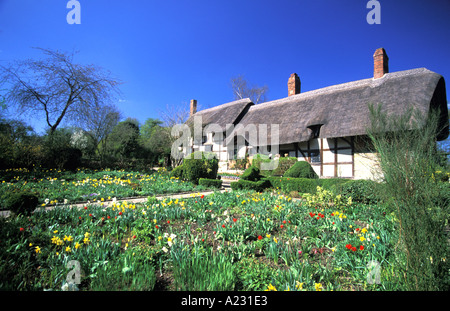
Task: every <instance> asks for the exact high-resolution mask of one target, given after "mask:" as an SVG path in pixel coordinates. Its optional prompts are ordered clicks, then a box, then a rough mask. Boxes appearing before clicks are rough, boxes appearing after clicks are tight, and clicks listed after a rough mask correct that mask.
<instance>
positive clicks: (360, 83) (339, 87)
mask: <svg viewBox="0 0 450 311" xmlns="http://www.w3.org/2000/svg"><path fill="white" fill-rule="evenodd" d="M422 72H423V73H425V72H432V71H430V70H428V69H426V68H424V67H421V68H415V69H408V70H402V71H395V72H391V73H386V74H385V75H384V76H383V77H381V78H379V79H374V78H366V79H361V80H355V81H350V82H345V83H340V84H335V85H330V86H325V87H322V88H319V89H315V90H311V91H307V92H304V93H300V94H295V95H291V96H288V97H284V98H279V99H274V100H272V101H268V102H264V103H261V104H258V105H254V106H253V107H251V109H252V110H258V109H263V108H264V107H267V106H269V105H276V104H284V103H288V102H292V101H295V100H298V99H300V98H301V99H306V98H310V97H313V96H317V95H323V94H328V93H332V92H335V91H344V90H349V89H356V88H360V87H365V86H368V85H369V84H370V85H372V86H379V85H380V84H382V83H383V82H385V81H387V80H390V79H394V78H398V77H404V76H408V75H414V74H418V73H422Z"/></svg>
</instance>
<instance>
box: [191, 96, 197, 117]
mask: <svg viewBox="0 0 450 311" xmlns="http://www.w3.org/2000/svg"><path fill="white" fill-rule="evenodd" d="M190 108H191V109H190V111H189V116H192V115H193V114H195V113H196V112H197V100H195V99H191V107H190Z"/></svg>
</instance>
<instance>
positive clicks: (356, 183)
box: [338, 179, 380, 204]
mask: <svg viewBox="0 0 450 311" xmlns="http://www.w3.org/2000/svg"><path fill="white" fill-rule="evenodd" d="M379 188H380V186H379V184H378V183H377V182H375V181H373V180H364V179H357V180H349V181H347V182H346V183H344V184H343V185H341V186H340V191H338V192H340V194H342V195H343V196H345V197H347V198H348V197H351V198H352V201H354V202H360V203H365V204H376V203H377V202H378V201H379V200H380V196H379V193H380V191H379Z"/></svg>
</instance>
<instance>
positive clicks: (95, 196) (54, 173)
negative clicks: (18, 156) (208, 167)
mask: <svg viewBox="0 0 450 311" xmlns="http://www.w3.org/2000/svg"><path fill="white" fill-rule="evenodd" d="M194 189H195V190H199V189H204V187H203V188H202V187H198V186H197V187H196V186H194V185H193V184H192V183H189V182H185V181H182V180H179V179H177V178H171V177H169V176H168V174H166V172H165V171H158V172H154V173H150V174H142V173H140V172H126V171H110V170H105V171H89V170H78V171H77V172H76V173H71V172H64V171H58V170H45V171H31V172H30V171H27V170H23V169H19V170H6V171H2V172H0V206H2V202H3V201H4V200H5V197H6V194H7V193H11V192H17V191H25V190H26V191H31V192H34V193H37V194H38V196H39V204H40V205H41V206H47V205H55V204H57V203H59V204H62V203H65V204H67V203H77V202H88V201H89V202H95V201H106V200H111V199H112V198H127V197H134V196H152V195H157V194H167V193H179V192H186V191H192V190H194Z"/></svg>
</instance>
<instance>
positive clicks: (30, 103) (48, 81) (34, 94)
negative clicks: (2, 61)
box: [0, 48, 120, 134]
mask: <svg viewBox="0 0 450 311" xmlns="http://www.w3.org/2000/svg"><path fill="white" fill-rule="evenodd" d="M39 50H41V51H42V52H43V53H44V54H45V55H46V58H45V59H42V60H32V59H28V60H24V61H16V62H14V63H12V64H10V65H9V66H7V67H4V66H1V67H0V75H1V78H0V79H1V81H2V82H3V83H5V82H6V83H7V84H9V88H8V89H9V92H8V93H7V94H6V100H7V101H8V104H14V105H16V106H17V108H18V111H19V112H21V113H31V112H37V113H38V114H44V116H45V121H46V123H47V125H48V126H49V129H50V134H53V132H54V131H55V130H56V129H57V128H58V126H59V125H60V124H61V122H62V121H63V120H68V121H72V122H74V123H76V122H77V121H79V120H80V119H81V118H83V115H84V114H86V113H94V111H95V109H96V107H98V106H99V105H103V104H105V103H110V102H112V99H113V97H114V95H115V94H119V91H118V89H117V86H118V85H119V84H120V82H119V81H118V80H115V79H113V78H111V77H110V74H109V73H108V72H105V71H104V70H103V69H101V68H99V67H97V66H94V65H79V64H75V63H74V62H73V56H74V54H73V53H72V54H68V53H63V52H59V51H52V50H47V49H41V48H39Z"/></svg>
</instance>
